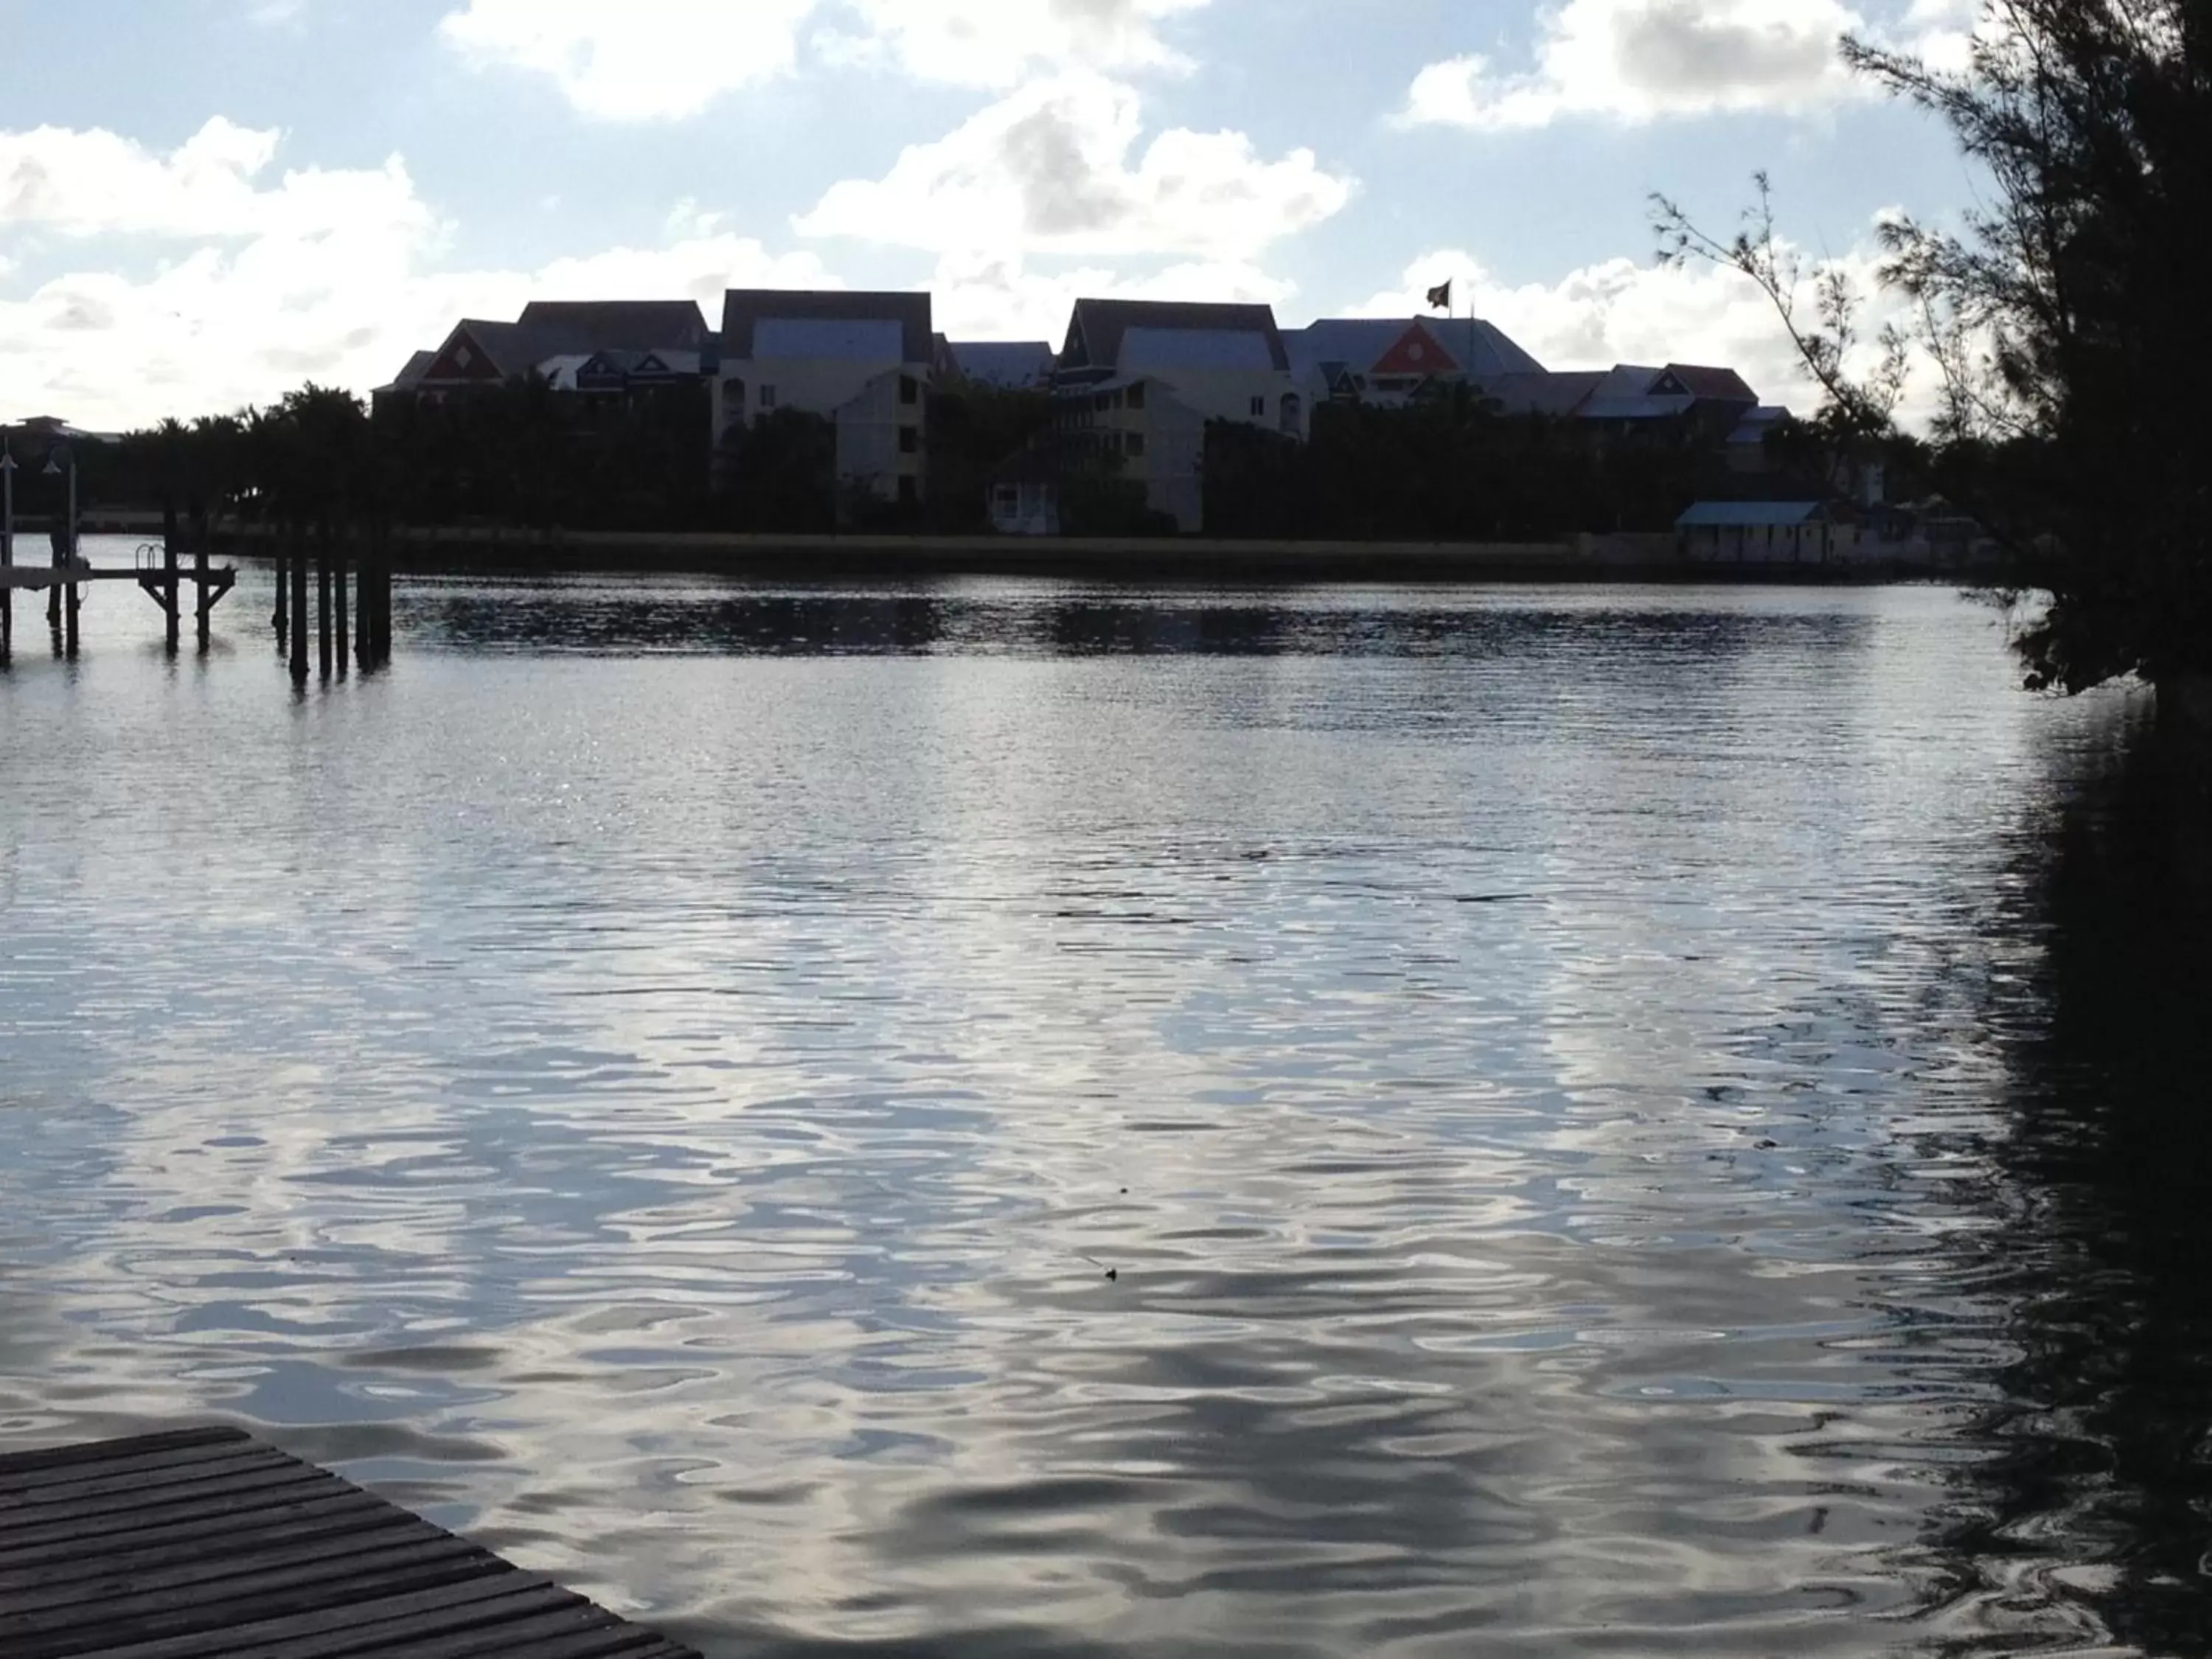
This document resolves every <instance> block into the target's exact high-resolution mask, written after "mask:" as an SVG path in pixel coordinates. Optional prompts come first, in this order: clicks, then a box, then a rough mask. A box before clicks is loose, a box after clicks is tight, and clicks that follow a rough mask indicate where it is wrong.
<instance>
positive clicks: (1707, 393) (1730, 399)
mask: <svg viewBox="0 0 2212 1659" xmlns="http://www.w3.org/2000/svg"><path fill="white" fill-rule="evenodd" d="M1669 376H1671V377H1672V378H1673V383H1674V385H1677V386H1680V387H1681V388H1682V390H1683V391H1685V392H1687V393H1688V394H1689V395H1690V396H1691V397H1692V398H1697V399H1698V400H1699V402H1700V403H1714V404H1744V405H1746V406H1747V407H1748V406H1750V405H1753V404H1757V403H1758V402H1759V394H1758V393H1757V392H1753V390H1752V389H1751V387H1750V386H1749V385H1747V383H1746V382H1745V380H1744V378H1743V376H1742V375H1741V374H1737V373H1736V372H1735V370H1734V369H1732V368H1703V367H1700V366H1699V365H1698V364H1695V363H1669V364H1668V365H1667V367H1666V368H1663V369H1662V370H1661V371H1660V374H1659V380H1660V381H1662V382H1663V381H1665V380H1667V379H1668V377H1669ZM1656 384H1657V383H1655V386H1654V388H1653V389H1655V390H1656Z"/></svg>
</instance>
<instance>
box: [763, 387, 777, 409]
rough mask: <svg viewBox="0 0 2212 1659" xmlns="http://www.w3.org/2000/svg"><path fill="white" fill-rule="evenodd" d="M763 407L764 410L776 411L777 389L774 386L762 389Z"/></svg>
mask: <svg viewBox="0 0 2212 1659" xmlns="http://www.w3.org/2000/svg"><path fill="white" fill-rule="evenodd" d="M761 407H762V408H763V409H774V408H775V387H774V386H763V387H762V388H761Z"/></svg>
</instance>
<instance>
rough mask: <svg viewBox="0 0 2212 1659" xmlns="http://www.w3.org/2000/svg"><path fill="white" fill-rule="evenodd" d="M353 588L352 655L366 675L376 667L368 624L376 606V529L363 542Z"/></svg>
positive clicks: (371, 631) (372, 529) (372, 528)
mask: <svg viewBox="0 0 2212 1659" xmlns="http://www.w3.org/2000/svg"><path fill="white" fill-rule="evenodd" d="M353 585H354V607H353V656H354V661H355V662H356V664H358V665H360V668H361V671H362V672H363V673H367V672H368V671H369V670H370V669H372V668H374V667H375V666H376V659H375V654H374V652H373V651H372V649H371V648H370V641H371V635H372V633H373V630H372V629H370V627H369V625H368V617H369V611H370V610H371V609H372V608H373V607H374V605H375V603H376V532H375V529H374V527H373V526H372V527H371V529H370V531H369V532H368V537H367V538H366V539H365V540H364V541H363V542H362V549H361V560H360V562H359V563H358V564H357V565H356V568H355V570H354V578H353Z"/></svg>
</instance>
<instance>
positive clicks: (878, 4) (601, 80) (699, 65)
mask: <svg viewBox="0 0 2212 1659" xmlns="http://www.w3.org/2000/svg"><path fill="white" fill-rule="evenodd" d="M1207 3H1209V0H718V3H706V0H625V3H623V4H621V5H618V6H609V5H605V4H603V3H599V0H467V3H466V5H465V6H464V7H463V8H462V9H459V10H457V11H453V12H451V13H449V14H448V15H447V16H446V18H445V19H444V21H442V22H441V24H440V25H439V33H441V36H442V37H443V38H444V39H445V40H446V42H447V45H448V46H452V47H453V48H454V49H455V50H457V51H458V52H460V53H461V55H462V56H463V58H465V60H466V61H467V62H468V63H470V64H472V65H474V66H475V67H477V68H478V69H489V68H494V67H502V68H509V69H519V70H527V71H530V72H532V73H534V74H538V75H544V76H550V78H551V79H552V80H553V81H554V82H556V83H557V84H558V85H559V87H560V88H561V90H562V93H563V94H565V95H566V96H567V97H568V100H569V101H570V102H571V103H572V104H574V106H576V108H577V109H579V110H580V111H581V112H584V113H585V114H586V115H590V116H592V117H595V118H599V119H603V120H611V121H645V120H677V119H681V118H684V117H687V116H692V115H696V114H698V113H699V112H701V111H702V110H703V109H705V108H706V107H707V106H708V105H710V104H711V103H713V102H714V100H716V99H717V98H719V97H721V96H722V95H723V94H726V93H731V92H736V91H739V90H742V89H743V88H746V87H749V86H754V85H757V84H759V83H760V82H765V81H769V80H773V79H775V77H776V76H781V75H785V74H787V73H789V72H791V71H792V70H794V69H795V68H797V66H798V64H799V45H800V40H801V37H802V35H803V34H804V33H805V29H806V27H807V25H808V23H809V21H817V22H819V23H820V25H821V27H819V28H817V30H816V32H815V34H814V38H813V46H814V49H815V51H816V52H817V53H819V54H820V56H821V57H822V58H824V59H825V60H827V61H829V62H832V63H840V64H886V65H890V66H892V67H895V68H896V69H898V70H902V71H903V72H904V73H907V74H908V75H912V76H916V77H917V78H919V79H921V80H926V81H936V82H948V83H951V84H953V85H957V86H981V87H1011V86H1013V85H1015V84H1017V83H1018V82H1020V81H1021V80H1022V79H1023V78H1024V76H1028V75H1030V74H1032V73H1036V72H1038V71H1043V72H1047V73H1052V72H1057V71H1060V70H1066V69H1069V68H1073V67H1078V66H1080V67H1083V68H1086V69H1089V70H1103V71H1114V72H1124V71H1133V70H1163V71H1180V70H1186V69H1188V67H1189V64H1188V60H1187V59H1185V58H1183V57H1182V55H1181V54H1180V53H1178V52H1176V51H1175V50H1174V49H1173V48H1172V47H1170V46H1169V45H1168V44H1167V42H1166V41H1165V40H1164V39H1163V38H1162V36H1161V33H1160V26H1161V25H1162V24H1163V23H1164V22H1165V21H1168V20H1170V19H1171V18H1173V17H1175V16H1176V15H1180V14H1182V13H1185V12H1191V11H1195V10H1198V9H1201V8H1203V7H1204V6H1206V4H1207Z"/></svg>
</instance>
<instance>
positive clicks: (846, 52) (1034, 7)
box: [822, 0, 1207, 87]
mask: <svg viewBox="0 0 2212 1659" xmlns="http://www.w3.org/2000/svg"><path fill="white" fill-rule="evenodd" d="M848 3H849V4H850V5H851V7H852V9H853V11H854V13H855V14H856V15H857V21H859V22H860V24H861V25H862V26H863V30H862V32H861V33H852V32H849V31H848V32H842V33H841V32H838V31H834V30H831V31H825V32H824V33H823V37H822V46H823V50H824V51H825V52H826V53H828V54H829V55H830V56H832V57H835V58H843V59H847V60H859V61H863V62H874V61H884V60H888V61H891V62H895V63H896V64H898V65H899V66H900V67H902V68H903V69H904V70H907V72H908V73H909V74H912V75H915V76H919V77H921V79H924V80H929V81H943V82H951V83H954V84H956V85H963V86H987V87H1010V86H1012V85H1014V84H1016V83H1017V82H1019V81H1020V80H1021V79H1022V78H1023V76H1025V75H1027V74H1029V73H1030V72H1032V71H1033V70H1038V69H1043V70H1064V69H1068V68H1073V67H1076V66H1082V67H1085V68H1089V69H1091V70H1101V71H1106V72H1124V71H1129V70H1166V71H1171V72H1173V71H1181V70H1187V69H1188V68H1189V63H1188V59H1186V58H1183V57H1182V54H1180V53H1178V52H1176V51H1175V50H1174V49H1173V48H1171V47H1170V46H1168V45H1167V43H1166V42H1165V41H1164V40H1162V39H1161V37H1160V33H1159V25H1160V24H1161V23H1162V22H1164V21H1166V20H1168V19H1170V18H1171V17H1174V16H1176V15H1178V14H1180V13H1184V12H1191V11H1196V10H1198V9H1201V8H1202V7H1204V6H1205V5H1206V3H1207V0H848Z"/></svg>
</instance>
